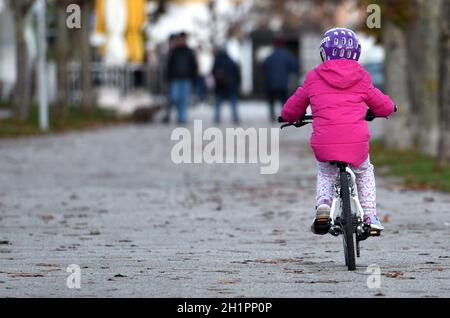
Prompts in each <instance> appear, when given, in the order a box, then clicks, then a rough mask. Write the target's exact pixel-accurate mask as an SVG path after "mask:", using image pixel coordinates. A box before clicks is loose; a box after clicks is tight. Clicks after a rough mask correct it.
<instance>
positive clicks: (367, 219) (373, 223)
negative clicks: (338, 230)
mask: <svg viewBox="0 0 450 318" xmlns="http://www.w3.org/2000/svg"><path fill="white" fill-rule="evenodd" d="M364 223H366V224H370V227H371V229H373V230H378V231H383V230H384V227H383V225H381V222H380V220H379V219H378V217H377V216H376V215H374V214H368V215H365V216H364Z"/></svg>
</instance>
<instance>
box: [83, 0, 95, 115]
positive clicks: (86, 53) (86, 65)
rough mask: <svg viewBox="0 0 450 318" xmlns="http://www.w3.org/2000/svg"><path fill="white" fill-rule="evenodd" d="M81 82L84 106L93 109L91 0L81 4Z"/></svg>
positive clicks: (86, 108)
mask: <svg viewBox="0 0 450 318" xmlns="http://www.w3.org/2000/svg"><path fill="white" fill-rule="evenodd" d="M81 8H82V9H81V12H82V20H81V23H82V25H81V32H80V35H81V82H82V89H83V93H82V101H81V104H82V107H83V108H84V109H85V110H92V109H93V107H94V96H93V91H92V77H91V63H92V51H91V46H90V39H89V38H90V15H91V12H92V10H91V9H92V4H91V1H89V0H87V1H86V0H85V1H83V2H82V4H81Z"/></svg>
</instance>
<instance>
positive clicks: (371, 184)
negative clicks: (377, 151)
mask: <svg viewBox="0 0 450 318" xmlns="http://www.w3.org/2000/svg"><path fill="white" fill-rule="evenodd" d="M350 168H351V169H352V171H353V172H354V173H355V175H356V186H357V187H358V195H359V201H360V203H361V207H362V208H363V210H364V214H366V215H368V214H372V215H376V214H377V205H376V188H375V175H374V172H373V165H372V164H371V163H370V157H369V158H367V160H366V161H364V162H363V163H362V164H361V165H360V166H359V167H354V166H352V165H350ZM317 170H318V172H317V197H316V202H317V206H319V205H321V204H328V205H330V206H331V202H332V200H333V196H334V185H335V184H336V182H337V180H338V178H339V169H338V168H337V167H336V166H332V165H331V164H330V163H329V162H320V161H317Z"/></svg>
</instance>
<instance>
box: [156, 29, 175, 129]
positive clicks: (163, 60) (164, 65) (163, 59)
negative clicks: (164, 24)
mask: <svg viewBox="0 0 450 318" xmlns="http://www.w3.org/2000/svg"><path fill="white" fill-rule="evenodd" d="M177 36H178V34H171V35H170V36H169V41H168V49H167V52H166V53H165V54H161V56H160V67H161V73H162V74H161V79H162V82H164V85H163V93H164V95H166V96H167V105H166V108H165V114H164V117H163V120H162V121H163V123H165V124H168V123H169V122H170V115H171V113H172V108H173V102H172V100H171V98H170V80H169V76H168V74H169V72H168V66H169V62H168V61H169V58H170V55H171V54H172V52H173V50H174V49H175V48H176V45H177V40H178V39H177Z"/></svg>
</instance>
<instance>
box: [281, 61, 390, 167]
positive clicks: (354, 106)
mask: <svg viewBox="0 0 450 318" xmlns="http://www.w3.org/2000/svg"><path fill="white" fill-rule="evenodd" d="M309 104H311V111H312V115H313V117H314V121H313V134H312V137H311V147H312V149H313V151H314V154H315V156H316V158H317V160H319V161H321V162H327V161H343V162H347V163H350V164H352V165H353V166H355V167H358V166H360V165H361V164H362V163H363V162H364V161H365V160H366V159H367V157H368V155H369V140H370V133H369V127H368V124H367V122H366V121H365V120H364V118H365V115H366V112H367V107H370V109H372V111H373V112H374V113H375V115H376V116H380V117H384V116H389V115H390V114H392V112H393V111H394V103H393V102H392V100H391V98H390V97H389V96H387V95H384V94H383V93H382V92H381V91H380V90H378V89H377V88H375V87H374V86H373V85H372V80H371V78H370V75H369V73H368V72H367V71H366V70H364V68H363V67H362V66H361V65H360V64H359V63H358V62H356V61H352V60H332V61H326V62H324V63H322V64H321V65H320V66H319V67H317V68H316V69H314V70H312V71H310V72H309V73H308V75H307V76H306V80H305V82H304V84H303V86H301V87H300V88H298V90H297V92H295V94H294V95H292V96H291V97H290V98H289V99H288V101H287V102H286V104H285V105H284V107H283V110H282V111H281V117H283V119H284V120H286V121H288V122H295V121H297V119H298V118H299V117H301V116H303V115H304V114H305V113H306V108H307V107H308V105H309Z"/></svg>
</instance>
